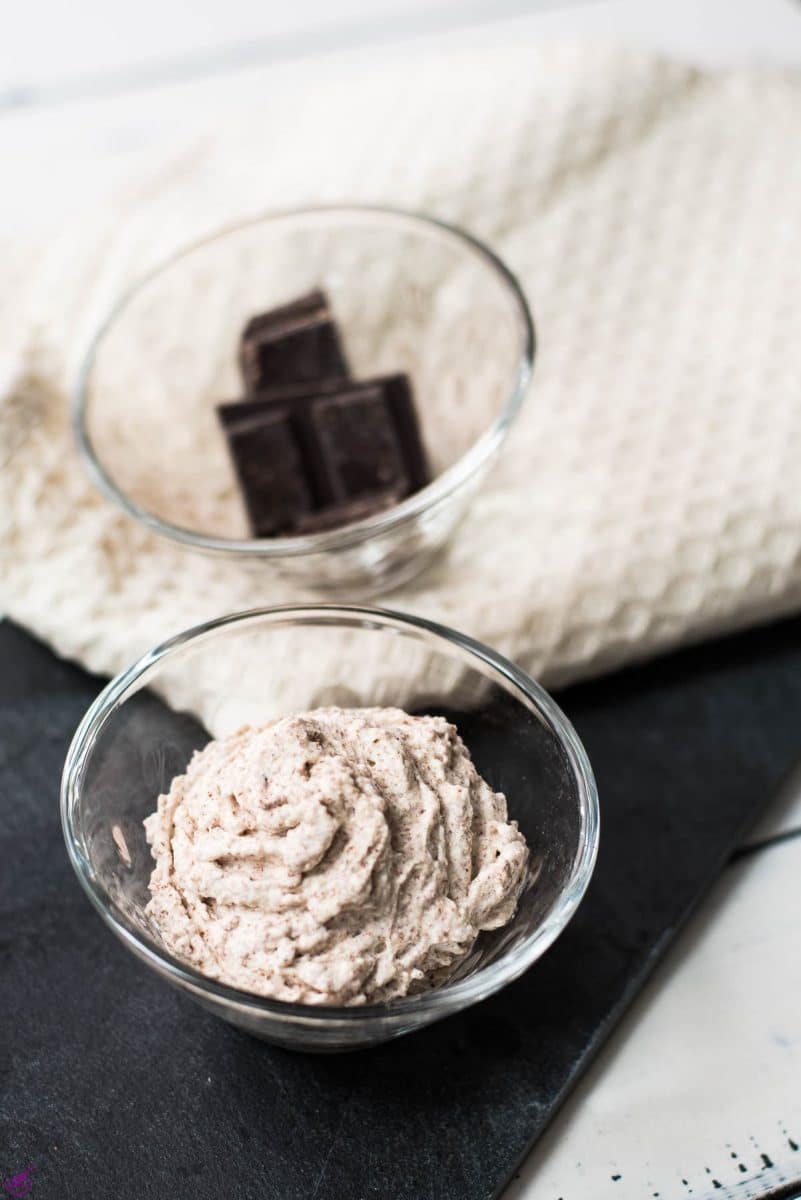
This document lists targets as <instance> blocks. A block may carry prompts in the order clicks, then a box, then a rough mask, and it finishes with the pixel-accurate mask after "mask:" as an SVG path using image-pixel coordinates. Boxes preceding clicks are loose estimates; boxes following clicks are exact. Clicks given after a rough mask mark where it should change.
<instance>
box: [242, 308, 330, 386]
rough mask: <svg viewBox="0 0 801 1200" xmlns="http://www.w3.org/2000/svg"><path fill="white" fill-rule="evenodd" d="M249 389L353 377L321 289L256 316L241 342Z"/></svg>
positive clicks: (243, 367)
mask: <svg viewBox="0 0 801 1200" xmlns="http://www.w3.org/2000/svg"><path fill="white" fill-rule="evenodd" d="M239 365H240V369H241V371H242V378H243V380H244V384H245V389H246V391H248V392H257V391H261V390H262V389H264V388H267V387H272V386H278V385H280V384H285V383H311V382H313V381H316V380H319V379H335V378H336V379H343V378H345V379H346V378H347V377H348V374H349V372H348V365H347V362H346V360H345V355H344V353H343V350H342V346H341V343H340V340H339V333H338V331H337V327H336V325H335V324H334V321H333V319H332V317H331V310H330V308H329V306H328V301H327V299H326V297H325V295H324V293H323V292H321V291H319V290H318V291H314V292H310V293H309V294H308V295H307V296H302V297H301V298H300V299H299V300H294V301H292V303H291V304H284V305H282V306H281V307H280V308H274V309H270V311H269V312H265V313H259V314H258V316H255V317H252V318H251V319H250V320H249V321H248V323H247V325H246V326H245V328H244V330H243V331H242V339H241V342H240V346H239Z"/></svg>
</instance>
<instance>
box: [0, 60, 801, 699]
mask: <svg viewBox="0 0 801 1200" xmlns="http://www.w3.org/2000/svg"><path fill="white" fill-rule="evenodd" d="M308 78H309V76H308V74H306V76H305V77H304V83H303V85H301V84H300V83H293V82H292V75H291V73H287V72H283V73H282V74H281V76H280V82H279V83H276V84H275V85H274V86H272V87H270V89H269V90H267V89H265V94H264V98H263V103H262V105H261V107H260V110H259V111H258V112H257V113H254V112H252V111H251V112H250V113H249V114H242V115H241V117H240V119H239V120H237V121H236V122H232V123H231V125H230V127H229V126H226V127H225V128H222V129H221V128H215V126H219V121H218V120H216V119H215V114H214V113H213V112H212V113H210V116H209V127H210V132H209V135H208V136H207V137H206V138H204V139H203V140H202V141H198V142H193V143H192V144H190V145H183V146H181V147H180V148H179V149H176V148H175V144H174V142H175V139H174V138H173V145H172V148H171V149H167V148H165V151H164V154H163V155H160V156H158V159H154V160H153V161H152V162H150V163H149V164H148V166H147V168H146V169H144V168H143V171H142V174H141V177H139V178H137V179H136V180H135V181H134V182H132V184H131V185H130V187H129V188H128V189H127V190H126V191H125V192H124V194H122V193H117V194H115V195H114V196H113V197H110V198H107V199H106V201H105V203H104V204H103V205H102V206H100V205H99V206H98V210H97V211H96V212H92V213H89V214H86V216H85V218H84V219H83V220H82V221H81V222H80V223H79V224H73V225H72V226H71V227H69V228H67V229H61V230H59V231H58V232H57V233H54V236H53V237H52V238H51V239H50V240H49V241H48V242H47V244H44V245H36V246H23V245H19V244H17V243H16V241H15V240H14V239H13V237H11V236H6V238H5V242H6V244H4V245H2V259H3V262H4V270H3V278H2V279H0V361H2V372H1V376H2V377H1V378H0V397H1V398H0V463H1V464H2V467H1V474H0V580H1V581H2V583H1V586H2V596H1V597H0V603H2V605H3V607H4V609H5V611H6V612H7V613H8V614H9V615H10V616H12V617H14V618H15V619H17V620H19V621H21V622H22V623H24V624H25V625H27V626H28V627H30V628H31V629H32V630H34V631H35V632H36V633H37V634H39V635H40V636H42V637H43V638H45V639H47V640H48V641H49V642H50V643H52V645H53V646H54V647H55V648H56V649H57V650H58V651H60V652H61V653H62V654H64V655H67V656H70V657H74V658H76V659H79V660H80V661H82V662H83V663H85V664H86V665H88V666H89V667H91V668H92V669H94V670H97V671H101V672H105V673H110V672H114V671H117V670H118V669H120V668H122V667H123V666H125V665H126V664H127V663H128V662H129V661H130V660H131V659H132V658H133V657H134V656H135V655H137V654H138V653H140V652H141V651H143V650H144V649H145V648H146V647H148V646H149V645H151V644H153V643H155V642H157V641H159V640H160V639H162V638H164V637H166V636H168V635H169V634H171V633H173V632H175V631H176V630H178V629H180V628H183V627H185V626H187V625H190V624H192V623H194V622H197V621H200V620H202V619H203V618H205V617H208V616H210V615H216V614H219V613H221V612H224V611H228V610H234V609H239V608H246V607H251V606H255V605H264V604H270V603H278V602H286V601H288V600H292V599H296V598H297V596H296V594H294V593H292V592H291V591H290V590H289V589H288V587H287V585H285V584H282V583H281V582H279V581H277V580H274V579H273V578H271V577H270V576H268V575H267V574H266V573H265V574H264V575H263V576H259V575H256V574H253V573H252V572H247V571H245V570H242V571H240V570H239V569H237V568H234V567H232V566H231V565H230V564H229V563H223V562H221V561H219V560H216V559H213V558H205V557H202V556H200V555H194V554H191V553H189V552H187V551H184V550H181V549H178V548H176V547H174V546H173V545H171V544H170V543H168V542H167V541H164V540H160V539H158V538H157V537H155V536H153V535H151V534H150V533H148V532H146V531H144V530H142V529H140V528H138V527H137V526H136V525H135V524H134V523H133V522H132V521H130V520H129V519H128V518H127V517H125V516H123V515H121V514H120V513H119V512H118V511H117V510H116V509H115V508H114V507H113V506H112V505H111V504H110V503H108V502H107V501H106V500H105V499H103V498H101V497H100V496H99V495H98V494H97V493H96V492H95V490H94V488H93V487H92V485H91V484H90V483H89V481H88V479H87V477H86V475H85V473H84V471H83V469H82V467H81V465H80V463H79V461H78V459H77V456H76V453H75V451H74V450H73V448H72V445H71V438H70V432H69V427H68V403H67V398H66V392H67V389H68V385H69V381H70V378H71V375H72V373H73V372H74V370H75V365H76V360H77V357H78V355H79V353H80V351H81V350H82V349H83V348H84V346H85V343H86V340H87V338H88V336H89V333H90V332H91V329H92V327H93V326H94V324H95V323H96V321H97V320H98V318H99V317H100V316H101V315H102V314H103V312H104V310H105V309H106V308H107V307H108V305H109V304H110V302H111V300H112V298H113V296H114V294H115V293H116V292H117V291H118V290H119V289H120V288H121V287H122V286H123V285H124V284H125V283H126V282H128V281H130V280H131V279H132V278H133V277H134V276H135V275H138V274H139V273H141V271H142V270H143V269H144V268H145V267H146V266H148V265H150V264H151V263H153V262H155V261H157V260H158V259H159V258H160V257H161V256H163V255H164V254H166V253H168V252H169V251H171V250H173V249H174V248H175V247H176V246H178V245H180V244H182V243H183V242H185V241H187V240H189V239H191V238H193V237H195V236H197V235H199V234H200V233H202V232H204V231H206V230H208V229H210V228H213V227H214V226H216V225H218V224H222V223H224V222H227V221H230V220H233V219H236V218H238V217H241V216H245V215H249V214H251V213H253V212H256V211H260V210H263V209H266V208H270V207H279V206H285V205H287V204H290V203H296V202H303V201H314V202H322V201H325V200H343V199H353V200H369V201H371V202H390V203H392V204H394V205H401V206H407V207H415V208H421V209H426V210H428V211H430V212H432V213H434V214H437V215H439V216H442V217H445V218H449V219H452V220H455V221H457V222H459V223H461V224H463V225H465V226H466V227H467V228H468V229H470V230H472V231H473V232H474V233H476V234H478V235H479V236H481V237H484V238H487V239H489V240H490V241H491V243H492V244H493V245H494V246H495V247H496V248H497V249H498V251H499V252H500V253H501V254H502V255H503V256H504V257H505V258H506V259H507V260H508V262H509V263H510V265H511V266H512V268H513V269H514V270H515V271H516V272H517V273H518V275H519V276H520V278H521V280H522V282H523V284H524V287H525V288H526V290H527V293H528V295H529V297H530V300H531V303H532V307H533V309H534V312H535V316H536V320H537V325H538V332H539V342H540V356H539V361H538V364H537V369H536V372H535V380H534V386H533V392H532V395H531V397H530V400H529V403H528V406H527V411H526V412H525V415H524V417H523V418H522V420H521V422H520V424H519V426H518V427H517V429H516V430H515V436H514V437H513V440H512V442H511V443H510V445H509V448H508V450H507V451H506V453H505V454H504V457H503V460H502V462H501V464H500V466H499V468H498V469H497V471H496V472H495V474H494V476H493V477H492V478H491V479H490V480H489V481H488V482H487V484H486V485H485V486H484V488H483V490H482V492H481V494H480V496H479V497H478V499H477V500H476V502H475V504H474V506H473V508H472V510H471V513H470V515H469V517H468V520H467V521H466V523H465V524H464V526H463V527H462V529H461V531H460V532H459V534H458V536H457V537H456V538H455V540H454V541H453V543H452V544H451V546H450V547H449V549H448V551H447V553H446V554H445V555H444V556H443V558H442V560H441V562H440V563H439V564H438V565H437V566H436V567H435V568H433V569H432V570H431V571H429V572H428V573H427V574H425V575H424V576H422V577H421V578H419V579H418V580H417V581H415V582H414V583H413V584H412V585H409V586H406V587H404V588H403V589H402V590H399V591H396V592H393V593H390V594H388V595H386V596H385V597H383V598H382V600H381V602H382V603H385V604H387V605H388V606H391V607H398V608H403V609H408V610H413V611H415V612H418V613H422V614H425V615H427V616H430V617H433V618H436V619H439V620H441V621H444V622H446V623H448V624H452V625H455V626H457V627H459V628H461V629H463V630H465V631H467V632H470V633H472V634H473V635H475V636H477V637H479V638H481V639H484V640H486V641H488V642H490V643H492V644H494V645H495V646H497V647H499V648H501V649H503V650H504V651H506V652H507V653H509V654H511V655H512V656H513V657H514V658H516V659H517V660H518V661H520V662H521V663H522V664H524V665H525V666H526V667H528V668H529V669H530V670H532V671H533V672H534V673H536V674H537V675H539V676H541V677H542V678H544V679H546V680H547V681H549V682H551V683H553V682H561V681H565V680H567V679H571V678H575V677H578V676H580V675H584V674H589V673H592V672H598V671H601V670H604V669H607V668H609V667H612V666H614V665H616V664H619V663H622V662H624V661H626V660H630V659H633V658H635V657H642V656H645V655H650V654H653V653H654V652H656V651H659V650H662V649H665V648H666V647H669V646H672V645H676V644H677V643H680V642H682V641H686V640H689V639H697V638H701V637H704V636H707V635H709V634H711V633H714V632H716V631H719V630H723V629H727V628H733V627H735V626H741V625H745V624H747V623H750V622H754V621H757V620H762V619H766V618H768V617H771V616H773V615H776V614H779V613H782V612H788V611H791V610H793V609H794V608H796V607H798V606H799V603H800V602H801V486H799V484H801V467H800V466H799V464H801V337H799V318H801V79H799V78H798V77H794V76H791V75H777V74H765V73H756V72H737V73H730V74H723V75H707V74H704V73H700V72H698V71H696V70H693V69H690V68H687V67H684V66H680V65H676V64H671V63H668V62H665V61H662V60H658V59H653V58H650V57H647V56H642V55H639V54H632V53H628V52H626V53H622V52H617V51H613V50H599V49H598V48H593V47H564V48H554V47H552V46H550V47H545V48H543V47H528V48H525V47H524V48H510V49H508V50H503V51H502V50H492V51H488V52H486V53H482V54H478V53H469V54H464V55H461V56H459V57H455V58H454V57H452V58H449V59H448V60H447V61H443V60H442V59H435V58H428V59H422V60H417V61H415V62H412V61H411V60H410V59H409V58H408V57H404V56H391V57H389V58H387V60H386V61H384V62H380V63H379V64H378V65H375V64H374V65H367V66H364V67H362V68H360V69H359V70H358V71H356V70H351V71H349V72H345V71H343V72H341V74H339V75H336V73H332V72H331V71H330V70H329V72H328V74H327V75H326V85H325V87H324V88H323V89H309V87H308ZM132 419H135V414H132ZM297 669H298V664H297V663H295V662H287V663H284V664H279V663H274V664H273V670H274V672H278V673H279V675H278V682H279V683H280V682H281V678H282V676H281V672H283V673H284V676H283V678H284V681H285V683H286V685H287V689H288V692H287V694H288V695H291V677H292V675H293V673H295V672H297ZM274 682H275V679H274Z"/></svg>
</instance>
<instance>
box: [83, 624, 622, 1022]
mask: <svg viewBox="0 0 801 1200" xmlns="http://www.w3.org/2000/svg"><path fill="white" fill-rule="evenodd" d="M265 620H266V622H267V623H268V624H275V625H279V626H280V625H281V624H286V623H287V621H290V622H292V621H298V622H301V623H303V624H315V623H320V624H321V625H324V624H337V625H344V626H346V627H347V626H352V627H353V626H355V627H361V628H380V629H383V630H387V629H390V630H394V631H396V632H400V633H403V632H404V631H405V632H406V633H408V634H410V635H411V636H418V635H419V634H421V633H422V634H425V635H428V636H429V637H433V638H434V640H437V641H444V642H446V643H447V644H448V646H449V647H451V648H456V649H457V650H460V651H461V652H463V654H464V655H465V657H466V658H467V659H468V660H469V659H470V658H475V659H478V660H479V661H480V662H482V663H483V664H484V665H485V666H488V667H490V668H491V672H492V673H493V674H494V675H495V676H496V678H497V677H500V678H501V679H502V680H504V681H505V682H506V684H507V685H508V684H511V685H512V690H513V691H514V692H515V693H517V699H518V700H520V701H521V702H523V703H525V706H526V707H527V708H529V710H530V711H533V712H534V713H535V715H537V716H538V717H540V718H542V719H543V720H544V722H545V724H546V726H547V727H548V728H549V729H550V730H551V732H552V733H553V734H554V736H555V737H556V738H557V739H558V741H559V744H560V746H561V748H562V750H563V751H564V752H565V754H566V756H567V759H568V763H569V765H570V768H571V770H572V772H573V774H574V777H575V779H576V783H577V790H578V800H579V836H578V847H577V850H576V853H575V856H574V860H573V864H572V868H571V872H570V875H569V878H568V880H567V882H566V884H565V886H564V888H563V890H562V892H561V894H560V896H559V897H558V898H557V900H556V901H555V902H554V905H553V907H552V909H551V910H550V912H549V913H548V914H547V915H546V917H545V919H544V920H543V921H542V922H541V923H540V924H539V925H537V926H536V928H535V929H533V930H532V931H531V932H530V933H529V934H528V935H527V936H526V937H525V939H524V940H523V941H522V942H521V943H520V944H519V945H518V946H517V947H515V948H514V949H513V950H510V951H505V952H504V953H503V954H501V956H500V957H499V958H498V959H496V960H495V961H494V962H492V963H490V964H489V965H487V966H486V967H481V968H479V970H478V971H475V972H473V973H472V974H470V975H468V976H466V977H465V978H463V979H459V980H455V981H454V982H452V983H445V984H443V985H442V986H440V987H436V988H432V989H430V990H428V991H425V992H420V993H417V994H415V995H413V996H405V997H402V998H399V999H396V1000H390V1001H384V1002H381V1003H375V1004H364V1005H349V1006H344V1005H329V1004H319V1005H318V1004H301V1003H290V1002H288V1001H284V1000H276V999H272V998H270V997H266V996H260V995H258V994H257V993H255V992H248V991H244V990H242V989H240V988H236V987H233V986H231V985H230V984H227V983H222V982H219V981H218V980H215V979H211V978H210V977H209V976H207V975H204V974H202V972H200V971H198V970H196V969H195V968H194V967H192V966H190V965H189V964H188V963H186V962H184V961H182V960H181V959H179V958H177V957H175V956H174V955H172V954H171V953H170V952H169V951H168V950H167V949H166V948H164V947H163V946H160V945H159V944H158V943H156V942H153V943H152V944H151V943H150V942H149V941H146V940H145V939H144V938H143V937H142V936H141V934H140V932H139V930H138V929H137V928H136V926H135V924H134V923H133V922H132V921H130V920H129V918H128V917H127V916H126V914H125V913H124V912H123V911H122V910H121V909H120V908H119V907H118V905H117V904H116V903H115V902H114V901H113V900H112V899H111V898H110V897H109V896H108V894H107V892H106V891H105V889H104V888H103V887H102V886H100V885H99V884H98V883H97V882H96V880H95V879H94V878H93V872H92V871H91V868H90V864H89V862H88V861H87V860H86V859H85V858H84V856H83V854H82V853H81V851H80V848H79V842H80V838H79V836H78V833H77V832H76V829H75V826H74V822H73V813H74V812H75V810H76V808H77V801H78V797H79V793H80V787H81V783H82V778H83V773H84V770H85V767H86V764H87V762H88V760H89V758H90V756H91V753H92V751H93V748H94V745H95V743H96V741H97V738H98V736H99V735H100V733H101V731H102V729H103V727H104V726H105V724H106V722H107V721H108V720H109V718H110V717H111V716H112V715H113V714H114V712H115V711H116V709H117V708H118V707H119V705H120V704H121V703H123V702H124V701H125V699H126V698H127V696H128V694H129V693H131V692H132V690H138V688H137V687H136V685H137V684H138V682H139V680H140V679H141V678H142V676H143V675H145V674H146V673H147V672H148V671H149V670H150V669H151V668H152V667H153V666H155V665H156V664H158V663H159V662H160V661H162V660H163V659H166V658H168V657H169V655H170V654H171V653H172V652H174V651H176V650H179V649H180V648H182V647H183V646H186V645H188V644H189V643H191V642H193V641H196V640H198V639H200V638H203V637H205V636H206V635H207V634H209V633H214V632H217V631H219V630H222V629H225V628H228V627H230V626H234V625H237V624H242V625H246V624H248V623H251V622H253V623H260V622H262V621H265ZM60 810H61V824H62V832H63V835H64V841H65V843H66V847H67V853H68V856H69V859H70V862H71V864H72V867H73V869H74V871H75V873H76V875H77V876H78V879H79V882H80V884H81V886H82V887H83V890H84V891H85V893H86V894H87V896H88V897H89V899H90V901H91V902H92V904H93V906H94V908H95V909H96V910H97V911H98V912H99V913H100V915H101V917H102V918H103V920H104V921H105V922H106V924H107V925H109V926H110V927H111V929H112V930H113V931H114V932H115V933H116V934H117V936H118V937H119V938H120V939H121V940H122V941H123V942H124V943H125V944H126V945H127V947H128V948H129V949H130V950H131V951H132V952H134V953H135V954H137V955H138V956H139V957H141V958H143V959H144V960H145V961H146V962H147V963H148V965H149V966H152V967H153V968H154V969H156V970H157V971H159V972H161V973H164V974H166V975H167V976H168V977H170V979H171V981H172V982H174V983H176V984H179V985H182V986H185V987H188V988H189V989H190V990H191V991H193V992H195V993H197V992H201V993H205V994H208V995H210V996H213V997H215V998H216V999H218V1000H223V1001H226V1002H228V1003H229V1004H235V1005H236V1006H237V1007H239V1008H240V1009H242V1008H247V1009H250V1010H251V1011H257V1012H259V1013H262V1014H268V1015H271V1016H274V1017H283V1018H287V1019H289V1020H294V1021H300V1022H303V1023H306V1024H308V1023H312V1024H319V1023H325V1022H334V1023H342V1022H344V1023H350V1022H365V1021H367V1022H370V1021H384V1020H387V1019H388V1018H395V1017H401V1016H403V1015H410V1014H415V1013H419V1012H420V1011H421V1010H427V1009H432V1010H433V1015H446V1014H447V1013H448V1012H452V1011H455V1010H457V1009H460V1008H463V1007H465V1006H467V1005H469V1004H473V1003H475V1002H476V1001H478V1000H482V999H484V998H486V997H487V996H489V995H492V994H493V993H494V992H496V991H498V990H499V989H500V988H502V987H505V986H506V984H508V983H511V982H512V981H513V980H514V979H516V978H518V976H519V975H521V974H522V973H523V972H524V971H525V970H527V969H528V967H530V966H531V965H532V964H533V963H534V962H535V961H536V960H537V959H538V958H539V957H540V956H541V955H542V954H543V953H544V952H545V950H547V949H548V947H549V946H550V945H551V944H552V943H553V942H554V941H555V939H556V938H557V937H558V935H559V934H560V933H561V932H562V930H563V929H564V928H565V926H566V925H567V923H568V922H569V920H570V919H571V917H572V916H573V914H574V913H575V911H576V909H577V907H578V905H579V903H580V902H581V900H582V898H583V896H584V893H585V891H586V889H587V886H588V884H589V881H590V878H591V876H592V872H593V868H594V866H595V861H596V857H597V853H598V840H599V832H600V812H599V803H598V790H597V786H596V782H595V777H594V775H593V771H592V767H591V766H590V761H589V758H588V756H587V753H586V751H585V749H584V746H583V745H582V743H581V741H580V739H579V737H578V735H577V733H576V731H575V729H574V728H573V725H572V724H571V722H570V721H569V720H568V718H567V717H566V716H565V714H564V713H563V712H562V710H561V708H560V707H559V705H558V704H557V703H556V702H555V701H554V700H553V698H552V697H551V696H550V695H549V694H548V693H547V692H546V691H545V689H544V688H543V687H542V686H541V685H540V684H539V683H537V682H536V680H534V679H533V678H532V677H531V676H530V675H528V674H527V673H526V672H524V671H523V670H521V668H519V667H517V666H515V664H514V663H512V662H510V661H509V660H508V659H507V658H505V657H504V656H503V655H501V654H499V653H497V651H495V650H492V649H491V648H490V647H489V646H486V645H484V644H483V643H482V642H479V641H476V640H475V639H473V638H471V637H469V636H467V635H466V634H462V633H459V632H457V631H456V630H453V629H450V628H448V627H447V626H445V625H441V624H439V623H437V622H435V621H429V620H426V619H425V618H423V617H418V616H414V615H412V614H410V613H403V612H399V611H397V610H392V609H384V608H377V607H373V606H368V605H350V604H342V605H339V604H304V605H294V604H287V605H276V606H271V607H266V608H255V609H247V610H244V611H242V612H236V613H231V614H227V615H225V616H221V617H216V618H214V619H212V620H209V621H205V622H203V623H202V624H199V625H195V626H193V627H191V628H189V629H186V630H184V631H183V632H181V633H178V634H176V635H175V636H173V637H171V638H169V639H167V640H166V641H164V642H162V643H160V644H159V645H158V646H156V647H154V648H153V649H151V650H149V651H147V652H146V653H145V654H143V655H142V656H141V657H140V658H139V659H137V660H136V662H134V663H133V664H132V665H131V666H130V667H128V668H127V670H125V671H122V672H121V673H120V674H119V675H117V676H116V677H115V678H114V679H112V680H111V682H110V683H109V684H107V685H106V687H105V688H104V689H103V690H102V691H101V693H100V695H99V696H98V697H97V698H96V700H95V701H94V702H93V704H92V705H91V706H90V707H89V709H88V710H87V712H86V713H85V714H84V717H83V719H82V720H81V722H80V724H79V726H78V728H77V730H76V732H75V734H74V736H73V739H72V742H71V744H70V747H69V750H68V752H67V756H66V760H65V763H64V770H63V773H62V778H61V792H60ZM437 1010H440V1011H439V1013H437Z"/></svg>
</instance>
